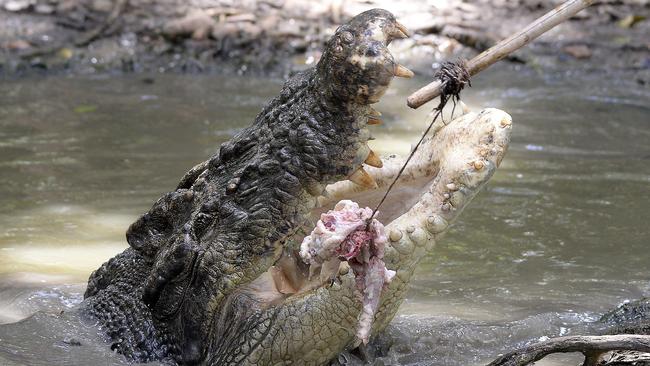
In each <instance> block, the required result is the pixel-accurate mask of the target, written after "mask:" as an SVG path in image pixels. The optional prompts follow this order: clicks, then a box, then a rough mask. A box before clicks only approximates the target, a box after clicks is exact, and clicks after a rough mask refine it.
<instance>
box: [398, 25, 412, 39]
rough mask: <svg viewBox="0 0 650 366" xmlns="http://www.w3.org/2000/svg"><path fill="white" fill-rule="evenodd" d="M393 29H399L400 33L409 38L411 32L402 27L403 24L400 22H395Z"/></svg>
mask: <svg viewBox="0 0 650 366" xmlns="http://www.w3.org/2000/svg"><path fill="white" fill-rule="evenodd" d="M395 27H396V28H397V29H399V30H400V31H401V32H402V33H404V35H405V36H407V37H410V36H411V32H409V30H408V29H407V28H406V27H405V26H404V24H402V23H400V22H395Z"/></svg>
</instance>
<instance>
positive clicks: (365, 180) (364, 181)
mask: <svg viewBox="0 0 650 366" xmlns="http://www.w3.org/2000/svg"><path fill="white" fill-rule="evenodd" d="M348 179H349V180H350V181H352V183H355V184H358V185H360V186H361V187H364V188H371V189H372V188H377V182H375V180H374V179H372V177H371V176H370V174H368V172H366V171H365V170H363V168H359V169H357V170H356V171H355V172H354V173H352V175H350V177H349V178H348Z"/></svg>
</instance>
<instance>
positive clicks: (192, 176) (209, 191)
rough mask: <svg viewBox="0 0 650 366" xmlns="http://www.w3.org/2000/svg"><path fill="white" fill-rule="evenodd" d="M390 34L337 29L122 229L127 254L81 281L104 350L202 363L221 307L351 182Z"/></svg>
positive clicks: (387, 17) (382, 17)
mask: <svg viewBox="0 0 650 366" xmlns="http://www.w3.org/2000/svg"><path fill="white" fill-rule="evenodd" d="M400 27H401V26H399V24H398V23H396V21H395V18H394V17H393V15H392V14H390V13H389V12H387V11H385V10H380V9H375V10H371V11H368V12H365V13H363V14H361V15H359V16H357V17H355V18H354V19H352V20H351V21H350V22H349V23H348V24H346V25H343V26H341V27H340V28H339V29H338V30H337V32H336V34H335V35H334V36H333V37H332V39H331V40H330V41H329V42H328V45H327V47H326V49H325V51H324V54H323V57H322V59H321V60H320V61H319V63H318V65H317V66H316V68H315V69H312V70H308V71H306V72H303V73H300V74H298V75H296V76H295V77H293V78H292V79H290V80H289V81H288V82H287V83H286V84H285V86H284V87H283V89H282V92H281V94H280V96H279V97H277V98H275V99H273V100H272V101H271V102H270V103H269V104H268V105H267V106H266V107H265V108H264V109H263V110H262V112H261V113H260V114H259V115H258V116H257V117H256V119H255V121H254V122H253V124H252V125H251V126H250V127H248V128H247V129H245V130H243V131H242V132H240V133H239V134H237V135H236V136H235V137H233V139H232V140H230V141H228V142H226V143H224V144H222V145H221V148H220V150H219V152H218V153H217V154H215V155H214V156H213V157H212V158H211V159H210V160H208V161H207V162H204V163H202V164H199V165H198V166H197V167H195V168H193V169H192V170H191V171H190V172H188V173H187V174H186V176H185V177H183V179H182V180H181V183H180V184H179V186H178V187H177V189H176V190H175V191H173V192H170V193H168V194H166V195H165V196H163V197H162V198H161V199H159V200H158V202H156V203H155V204H154V206H153V207H152V208H151V210H149V212H147V213H146V214H144V215H143V216H142V217H141V218H140V219H138V220H137V221H136V222H135V223H134V224H133V225H131V227H130V228H129V230H128V232H127V241H128V243H129V245H130V246H131V248H129V249H127V250H126V251H125V252H124V253H122V254H121V255H119V256H117V257H116V258H114V259H113V260H112V261H110V262H109V263H107V264H105V265H103V266H102V267H101V268H100V269H98V270H97V271H96V272H95V273H94V274H93V275H91V278H90V280H89V284H88V290H87V292H86V298H87V299H86V301H85V305H84V307H85V308H86V309H88V312H89V313H90V314H92V315H94V316H95V317H96V318H98V319H99V320H100V323H101V324H102V325H103V326H104V327H105V328H106V329H107V333H108V334H109V335H110V336H111V337H112V338H113V341H114V343H113V347H114V348H115V349H117V350H118V351H120V352H122V353H124V354H126V355H127V356H129V357H131V358H133V359H136V360H150V359H157V358H160V357H163V356H165V355H172V356H174V357H175V358H176V359H177V360H178V361H180V362H183V363H198V362H201V361H203V360H204V359H206V357H211V353H212V351H211V347H210V346H209V344H210V343H211V342H209V341H212V340H214V339H215V338H216V336H215V335H216V334H219V333H220V332H222V326H220V325H219V321H218V320H219V319H221V318H222V315H223V313H224V311H223V307H224V300H225V299H226V298H228V296H229V295H231V294H232V292H233V291H234V290H235V289H237V288H238V287H240V286H243V285H246V284H248V283H249V282H251V281H252V280H254V279H256V278H258V277H259V276H260V275H261V274H262V273H264V272H265V271H266V270H267V269H268V268H269V267H270V266H271V265H272V264H273V263H274V262H275V261H276V260H277V258H278V256H279V255H280V253H281V252H282V250H283V247H284V244H285V241H286V240H287V239H288V238H289V237H290V236H292V235H293V234H294V233H295V231H296V230H297V229H299V228H300V227H302V226H303V224H305V220H306V219H307V218H308V216H309V214H310V210H311V209H312V208H313V207H314V206H315V204H316V202H317V201H316V197H318V196H319V195H321V194H322V193H323V189H324V187H325V186H326V185H327V184H329V183H333V182H336V181H340V180H343V179H346V178H347V177H349V176H351V175H353V176H355V174H356V176H359V175H361V176H363V174H364V173H363V171H359V168H360V167H361V163H362V162H364V160H366V158H367V157H368V155H369V154H370V149H369V148H368V147H367V145H366V141H367V140H368V139H369V137H370V134H369V132H368V130H367V127H366V125H367V122H368V118H369V115H370V114H371V108H370V106H369V104H371V103H374V102H376V101H378V100H379V98H380V97H381V95H383V93H384V92H385V90H386V88H387V87H388V85H389V83H390V81H391V79H392V78H393V77H394V76H395V74H397V75H400V73H401V74H404V71H400V70H399V69H398V68H397V64H395V62H394V60H393V58H392V56H391V55H390V53H389V52H388V50H387V49H386V46H387V45H388V43H389V42H390V41H391V39H392V38H394V37H396V36H401V35H403V33H400V32H399V31H398V29H399V28H400ZM134 265H135V266H138V267H139V268H137V269H134V268H132V267H133V266H134ZM143 305H146V306H143ZM206 340H208V341H206Z"/></svg>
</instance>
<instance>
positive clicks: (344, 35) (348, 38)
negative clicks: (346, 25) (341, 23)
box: [339, 31, 354, 44]
mask: <svg viewBox="0 0 650 366" xmlns="http://www.w3.org/2000/svg"><path fill="white" fill-rule="evenodd" d="M339 37H340V39H341V41H343V43H346V44H350V43H352V41H354V36H353V35H352V33H350V32H348V31H343V32H341V34H340V35H339Z"/></svg>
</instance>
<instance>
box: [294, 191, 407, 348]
mask: <svg viewBox="0 0 650 366" xmlns="http://www.w3.org/2000/svg"><path fill="white" fill-rule="evenodd" d="M370 215H372V210H371V209H370V208H367V207H366V208H359V205H358V204H356V203H355V202H352V201H349V200H343V201H340V202H339V203H337V204H336V206H334V209H333V210H331V211H328V212H326V213H324V214H322V215H321V217H320V220H319V221H318V223H316V227H315V228H314V230H313V231H312V232H311V234H310V235H309V236H307V237H305V239H304V240H303V241H302V244H301V245H300V256H301V257H302V259H303V260H304V261H305V262H306V263H309V264H312V265H314V266H320V265H321V264H322V263H324V262H326V261H328V260H330V259H339V260H342V261H348V263H349V264H350V268H352V271H353V272H354V276H355V279H356V284H357V288H358V289H359V291H360V292H361V297H362V302H363V310H362V312H361V315H360V316H359V324H358V325H357V337H358V338H359V339H361V341H362V342H363V343H364V344H366V343H368V338H369V337H370V331H371V328H372V323H373V320H374V316H375V312H376V311H377V307H378V306H379V299H380V296H381V291H382V290H383V288H384V285H385V284H386V283H388V282H390V280H391V279H392V278H393V276H395V271H391V270H388V269H386V264H385V263H384V261H383V258H384V247H385V245H386V243H387V241H388V238H387V236H386V233H385V230H384V225H383V224H382V223H380V222H379V221H377V220H375V219H373V220H372V223H371V224H370V227H369V228H368V230H366V225H367V220H368V219H369V218H370Z"/></svg>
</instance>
